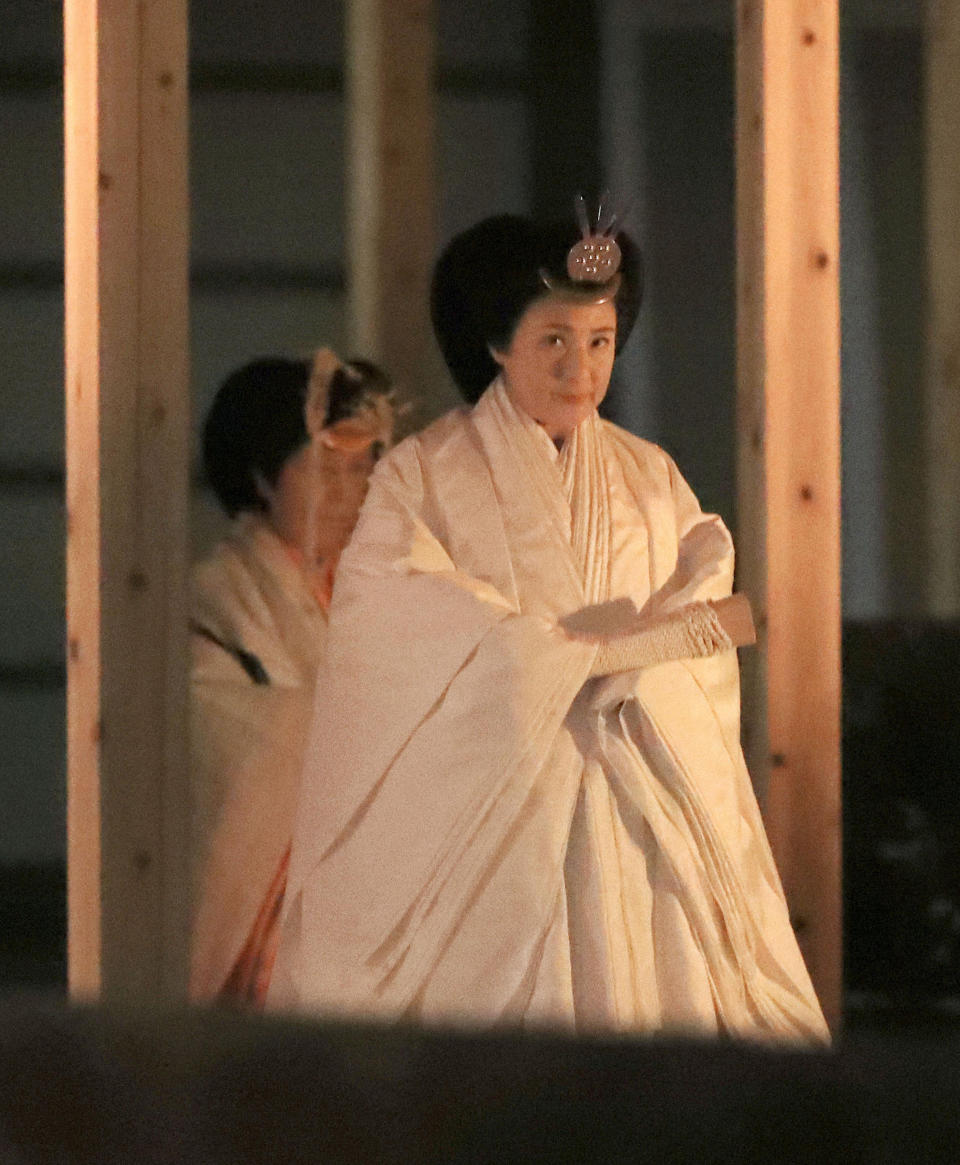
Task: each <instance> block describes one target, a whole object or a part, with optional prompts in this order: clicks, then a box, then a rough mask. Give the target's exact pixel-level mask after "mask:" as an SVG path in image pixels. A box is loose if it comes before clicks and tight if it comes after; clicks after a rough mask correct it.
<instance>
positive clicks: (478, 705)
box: [268, 216, 826, 1041]
mask: <svg viewBox="0 0 960 1165" xmlns="http://www.w3.org/2000/svg"><path fill="white" fill-rule="evenodd" d="M585 233H586V232H585ZM575 240H576V232H575V231H574V230H571V229H570V228H566V227H563V226H561V227H557V228H550V229H547V228H540V227H537V226H535V225H534V224H531V223H529V222H528V221H527V220H522V219H517V218H513V217H511V216H502V217H499V218H496V219H493V220H486V221H485V222H483V223H481V224H479V225H478V226H477V227H475V228H473V229H472V230H471V231H468V232H465V234H464V235H462V236H460V237H458V238H457V239H455V240H454V242H453V243H452V244H451V245H450V247H449V248H448V249H447V251H446V252H445V254H444V255H443V256H442V257H441V259H440V261H439V263H438V266H437V269H436V272H435V278H434V287H433V311H434V321H435V324H436V327H437V332H438V338H439V340H440V344H441V348H442V349H443V351H444V355H445V357H446V359H447V362H448V364H449V365H450V367H451V370H452V372H453V374H454V376H455V378H456V379H457V381H458V383H459V385H460V387H461V388H462V390H463V391H464V395H465V396H466V397H467V399H468V401H470V402H471V403H472V402H476V403H475V404H474V406H473V407H472V408H464V409H461V410H458V411H456V412H454V413H451V414H449V415H448V416H446V417H444V418H442V419H441V420H440V421H438V422H437V423H436V424H434V425H433V426H431V427H430V428H429V429H427V430H426V431H425V432H423V433H421V434H420V435H419V436H416V437H413V438H410V439H408V440H407V441H405V442H403V443H402V444H401V445H400V446H398V447H397V448H396V449H395V450H394V451H393V453H392V454H391V455H390V456H389V457H388V458H386V459H385V460H384V461H383V462H382V463H381V464H380V465H379V466H378V468H377V471H376V473H375V474H374V476H373V479H372V482H371V489H370V492H369V494H368V497H367V500H366V502H365V505H364V508H363V511H362V514H361V518H360V522H359V524H358V527H357V530H356V533H355V535H354V538H353V540H352V541H351V544H350V546H349V548H348V550H347V552H346V553H345V555H344V557H343V559H342V561H341V566H340V569H339V573H338V577H337V583H336V587H335V591H334V597H333V604H332V609H331V626H330V633H329V640H328V647H327V652H326V655H325V659H324V662H323V665H322V673H321V674H322V677H323V678H322V682H321V684H320V686H319V688H318V702H317V710H316V716H315V722H314V729H313V739H312V743H311V745H310V746H308V753H307V763H306V769H305V774H304V781H303V787H302V790H301V800H300V805H299V809H298V819H297V824H296V829H295V835H294V836H295V841H294V848H293V853H292V858H291V871H290V883H289V891H288V899H287V904H286V908H285V914H284V919H283V923H282V936H281V945H280V951H279V955H278V960H277V965H276V968H275V975H274V981H273V984H272V986H271V991H270V995H269V1000H268V1005H271V1006H276V1007H280V1008H299V1009H306V1010H311V1011H323V1012H331V1013H341V1014H350V1015H361V1016H379V1017H395V1018H401V1017H403V1018H406V1019H413V1020H419V1021H430V1022H454V1023H464V1024H470V1025H476V1024H479V1025H488V1024H496V1023H508V1024H547V1025H557V1026H563V1027H573V1028H574V1029H575V1030H577V1031H591V1030H626V1031H646V1032H650V1031H663V1030H667V1031H687V1032H696V1033H701V1034H703V1033H727V1034H733V1035H739V1036H750V1037H758V1038H770V1039H784V1040H815V1041H816V1040H822V1039H824V1038H826V1028H825V1025H824V1022H823V1018H822V1015H821V1012H820V1009H819V1006H818V1004H817V1000H816V998H815V995H814V993H813V990H812V988H811V985H810V981H809V978H808V976H807V972H806V969H805V967H804V965H803V961H802V958H801V956H800V952H799V950H798V948H797V944H796V941H795V939H794V936H793V933H792V930H791V927H790V922H789V918H788V914H787V910H786V906H785V903H784V900H783V894H782V890H781V887H780V883H779V880H778V877H777V873H776V870H775V868H774V865H773V861H772V858H771V855H770V851H769V847H768V845H767V842H766V838H765V836H764V832H763V827H762V824H761V821H760V817H759V813H758V810H757V806H756V802H755V799H754V796H753V792H752V789H751V786H750V781H749V777H748V774H747V771H746V768H745V766H744V762H743V757H742V754H741V751H740V746H739V691H738V672H737V660H736V653H735V651H734V650H733V648H734V645H735V643H736V642H742V641H747V640H748V639H749V634H748V633H747V632H746V631H745V629H744V619H743V611H742V607H741V606H740V605H739V604H738V601H737V600H736V599H734V600H731V599H730V598H729V595H730V588H731V584H732V574H733V547H732V545H731V542H730V538H729V535H728V533H727V531H726V530H725V528H724V527H723V525H722V523H721V522H720V520H719V519H718V518H716V517H712V516H709V515H704V514H703V513H701V511H700V508H699V506H698V504H697V502H696V500H695V498H694V497H693V495H692V493H691V491H690V490H689V488H688V487H687V486H686V484H685V483H684V481H683V479H682V478H681V476H680V474H679V472H678V471H677V469H676V467H675V466H674V464H673V463H672V461H671V460H670V458H669V457H668V456H667V455H666V454H665V453H664V452H663V451H662V450H661V449H658V448H657V447H655V446H653V445H651V444H649V443H647V442H645V441H642V440H639V439H638V438H636V437H633V436H631V435H630V434H628V433H626V432H624V431H623V430H621V429H618V428H617V427H615V426H614V425H611V424H609V423H607V422H605V421H603V420H601V419H600V418H599V417H598V416H597V413H596V405H597V404H598V403H599V401H600V400H601V399H602V397H603V394H604V393H605V392H606V389H607V385H608V383H609V378H610V372H611V368H612V364H613V358H614V353H615V351H616V350H618V348H619V347H620V346H621V345H622V343H623V342H624V341H625V339H626V335H627V333H628V332H629V328H630V326H631V325H632V323H633V319H634V317H635V314H636V309H637V306H638V303H639V296H640V271H639V257H638V255H637V254H636V251H635V249H634V248H633V247H632V245H631V244H630V241H629V239H628V238H626V237H625V236H623V235H619V236H617V242H618V243H619V247H617V248H611V247H610V246H609V245H608V244H609V241H610V240H609V239H606V240H604V239H603V238H597V237H593V238H591V239H588V240H587V242H586V243H585V244H584V246H582V247H581V248H580V249H579V252H578V249H577V247H576V246H573V247H571V244H573V243H575ZM584 250H586V254H587V259H588V260H589V262H588V263H587V264H586V266H587V270H586V276H587V278H584V274H585V273H584V270H583V267H584V263H583V253H584ZM621 251H622V252H623V254H622V256H621V255H620V252H621ZM568 252H569V253H568ZM600 252H606V253H607V258H606V259H604V258H603V256H602V255H601V262H600V265H599V267H598V266H597V265H596V264H594V265H593V266H591V265H590V263H592V261H593V259H594V258H595V257H596V255H597V254H598V253H600ZM578 254H579V260H578ZM621 259H622V265H621V266H620V269H619V270H617V268H616V264H617V263H620V262H621ZM565 261H566V263H565ZM578 261H579V262H580V266H579V268H578ZM604 263H606V268H604ZM565 266H566V272H565V271H564V267H565ZM611 268H612V269H611ZM488 383H489V387H486V388H485V386H486V385H487V384H488ZM478 397H479V400H478V399H477V398H478ZM358 723H359V724H363V725H365V726H366V728H367V729H368V730H367V731H365V732H363V733H358V732H357V731H356V725H357V724H358Z"/></svg>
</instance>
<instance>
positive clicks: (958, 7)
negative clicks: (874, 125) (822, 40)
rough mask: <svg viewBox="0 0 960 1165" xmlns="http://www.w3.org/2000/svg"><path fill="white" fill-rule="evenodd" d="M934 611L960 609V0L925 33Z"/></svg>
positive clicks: (943, 4)
mask: <svg viewBox="0 0 960 1165" xmlns="http://www.w3.org/2000/svg"><path fill="white" fill-rule="evenodd" d="M925 76H926V90H927V91H926V200H927V222H926V227H927V288H928V296H927V370H926V402H925V403H926V409H925V418H924V420H925V425H926V434H927V440H926V448H925V457H924V466H923V469H924V470H925V472H926V513H927V529H926V542H927V566H928V578H929V583H928V588H927V610H928V612H929V613H930V614H931V615H936V616H938V617H940V618H952V617H956V616H957V615H960V228H958V224H960V149H958V145H957V143H958V142H960V0H929V3H928V4H927V38H926V69H925Z"/></svg>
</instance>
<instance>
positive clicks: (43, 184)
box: [0, 15, 63, 267]
mask: <svg viewBox="0 0 960 1165" xmlns="http://www.w3.org/2000/svg"><path fill="white" fill-rule="evenodd" d="M6 24H7V19H6V16H5V15H4V16H2V17H0V41H2V40H3V38H4V37H5V35H6ZM61 104H62V99H61V97H60V95H59V94H58V93H57V92H56V90H52V89H51V90H47V91H41V92H39V93H35V94H10V93H4V94H0V207H2V212H0V267H3V266H7V265H8V264H10V263H11V262H17V263H28V262H36V261H38V260H45V261H47V262H52V263H59V262H60V260H61V257H62V253H63V147H62V143H63V117H62V113H61Z"/></svg>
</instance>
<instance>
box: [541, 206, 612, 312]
mask: <svg viewBox="0 0 960 1165" xmlns="http://www.w3.org/2000/svg"><path fill="white" fill-rule="evenodd" d="M603 201H604V200H603V198H601V199H600V201H599V202H598V203H597V218H596V224H595V225H594V226H593V227H591V226H590V216H589V214H588V212H587V203H586V200H585V199H584V197H583V195H582V194H578V195H577V198H576V214H577V224H578V226H579V227H580V238H579V239H577V241H576V242H575V243H574V244H573V246H572V247H571V248H570V250H569V251H568V252H567V263H566V267H567V270H566V276H567V277H566V279H563V278H562V277H561V278H559V279H558V278H556V277H555V276H553V275H551V274H550V273H549V272H548V271H547V270H546V268H543V267H541V268H540V279H541V281H542V282H543V284H544V286H545V287H547V288H548V290H550V291H552V292H576V293H578V296H579V295H582V294H584V293H586V295H588V296H589V298H590V301H591V302H593V303H603V302H605V301H606V300H608V299H613V297H614V296H615V295H616V294H617V291H618V290H619V288H620V275H619V271H620V262H621V259H622V255H621V253H620V247H619V245H618V244H617V240H616V238H615V237H614V236H615V234H616V229H617V221H618V216H617V214H616V212H611V211H609V210H607V211H606V212H604V209H603Z"/></svg>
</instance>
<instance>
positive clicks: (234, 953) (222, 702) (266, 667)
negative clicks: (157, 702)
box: [190, 515, 326, 1000]
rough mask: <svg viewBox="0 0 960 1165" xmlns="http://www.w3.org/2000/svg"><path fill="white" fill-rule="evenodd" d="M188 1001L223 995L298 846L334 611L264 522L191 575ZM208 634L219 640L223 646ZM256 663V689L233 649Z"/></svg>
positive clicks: (246, 526)
mask: <svg viewBox="0 0 960 1165" xmlns="http://www.w3.org/2000/svg"><path fill="white" fill-rule="evenodd" d="M191 618H192V621H193V624H194V627H195V628H203V629H204V631H205V632H207V633H208V634H200V633H198V632H195V633H194V634H193V635H192V636H191V654H192V663H191V673H190V701H191V703H190V713H191V717H190V756H191V768H190V777H191V790H192V809H193V813H192V818H191V824H192V843H193V844H192V854H193V859H194V868H193V881H194V911H193V926H192V933H191V943H190V952H191V963H190V996H191V998H192V999H194V1000H208V999H212V998H214V997H216V995H217V994H218V993H219V991H220V990H221V988H222V987H223V985H224V982H225V980H226V979H227V976H228V975H229V974H230V972H231V970H232V968H233V966H234V963H235V962H236V959H237V957H238V955H239V954H240V952H241V950H242V949H243V947H244V944H245V943H246V942H247V939H248V937H249V935H250V931H251V927H252V926H253V924H254V922H255V920H256V918H257V915H258V912H259V911H260V909H261V907H262V905H263V901H264V896H265V895H266V894H267V893H268V890H269V889H270V886H271V884H272V883H273V881H274V878H275V877H276V873H277V867H278V865H279V863H280V861H281V860H282V858H283V856H284V854H285V852H286V849H287V847H288V846H289V844H290V836H291V833H292V831H293V817H294V809H295V807H296V800H297V791H298V788H299V784H300V775H301V772H302V769H303V754H304V748H305V745H306V739H307V733H308V730H309V726H310V719H311V710H312V707H313V689H314V683H315V680H316V674H317V665H318V664H319V661H320V656H321V654H322V652H323V645H324V640H325V638H326V614H325V612H324V611H323V610H322V608H321V607H320V605H319V603H318V602H317V601H316V599H315V598H314V597H313V595H312V594H311V593H310V591H309V589H308V587H307V585H306V582H305V580H304V577H303V574H302V572H301V571H300V570H299V569H298V568H297V567H296V566H295V565H294V563H293V562H292V561H291V560H290V558H289V556H288V555H287V553H286V551H285V550H284V547H283V544H282V543H281V541H280V539H279V538H278V537H277V536H276V535H275V534H274V533H273V532H272V531H271V530H270V529H269V528H268V527H267V525H266V524H265V523H264V522H262V521H260V520H259V519H257V518H254V517H252V516H249V515H246V516H242V517H241V518H239V519H238V520H237V521H236V523H235V524H234V527H233V529H232V531H231V534H230V537H229V538H227V539H226V540H225V541H224V542H222V543H221V544H220V545H219V546H217V547H216V549H215V550H214V552H213V554H212V555H211V556H210V557H209V558H208V559H207V560H206V561H204V562H202V563H200V564H198V565H197V566H196V567H195V568H194V572H193V578H192V604H191ZM208 635H212V636H214V637H215V638H216V639H218V640H219V641H220V642H219V643H217V642H214V641H213V639H211V638H209V637H208ZM236 648H240V649H241V650H243V651H246V652H248V653H249V654H250V655H251V656H253V657H255V658H256V660H257V662H258V664H259V665H260V666H261V667H262V668H263V671H264V673H265V674H266V676H267V677H269V681H270V682H269V684H268V685H265V684H258V683H255V682H254V680H253V679H252V678H251V676H250V675H248V674H247V672H246V671H245V670H244V668H243V666H242V664H241V663H240V662H239V660H238V658H237V657H236V656H235V655H234V654H231V650H228V649H236Z"/></svg>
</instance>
